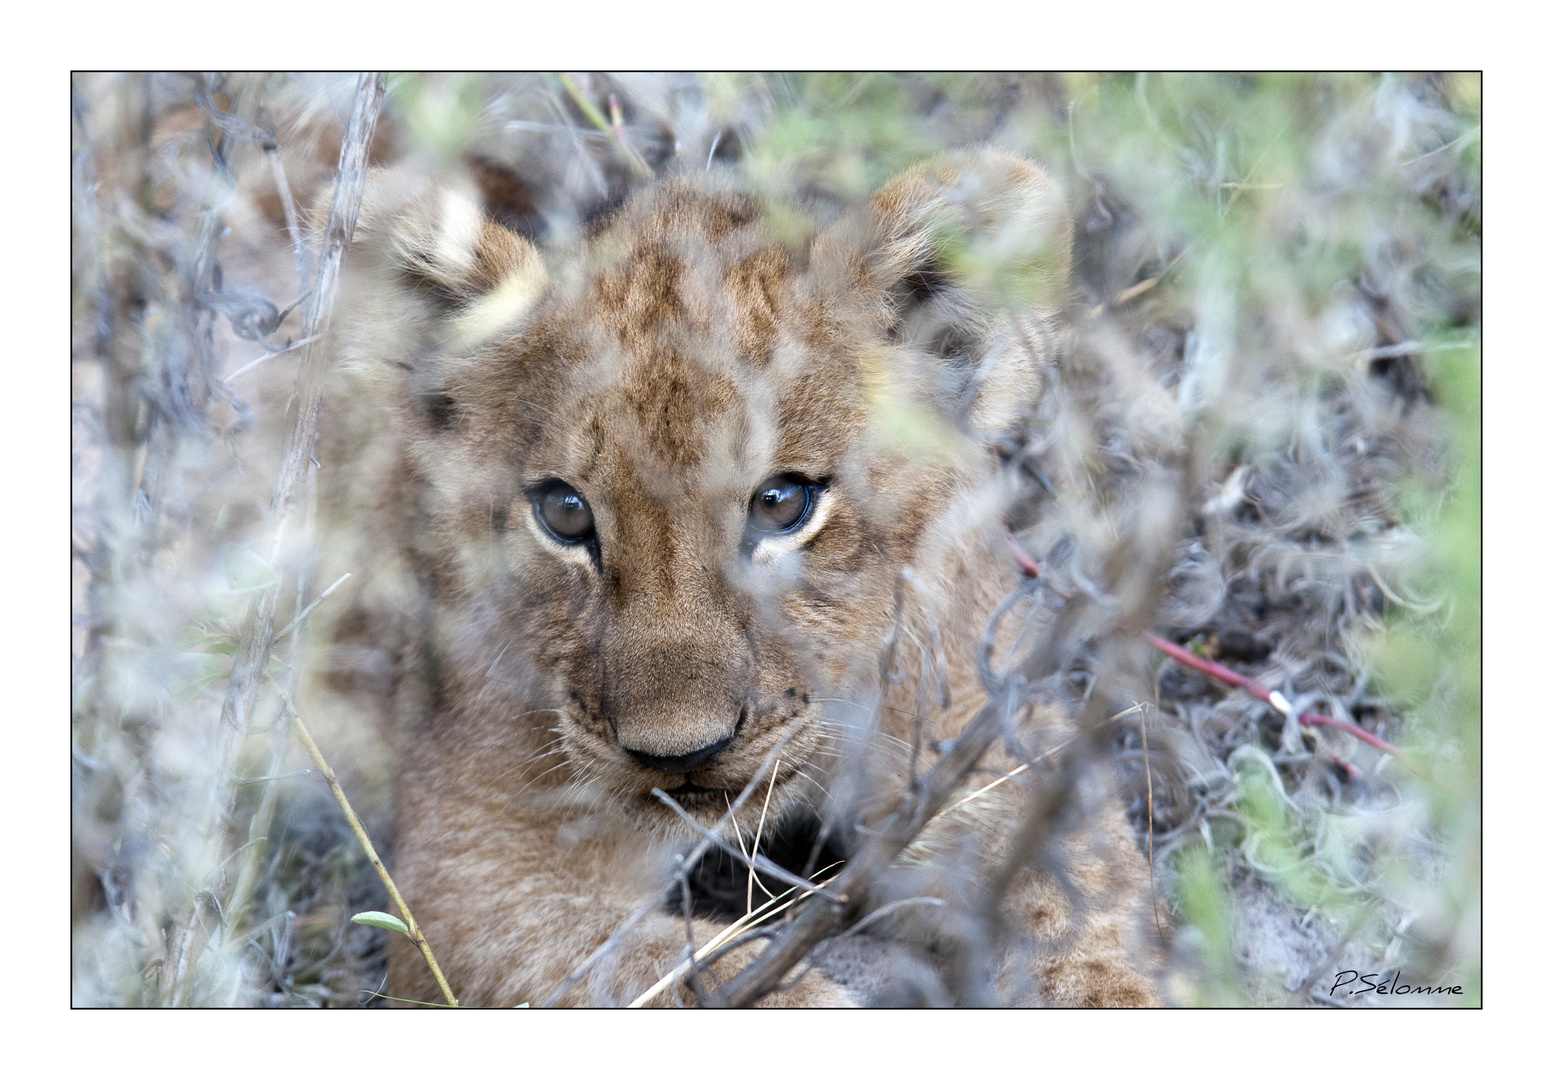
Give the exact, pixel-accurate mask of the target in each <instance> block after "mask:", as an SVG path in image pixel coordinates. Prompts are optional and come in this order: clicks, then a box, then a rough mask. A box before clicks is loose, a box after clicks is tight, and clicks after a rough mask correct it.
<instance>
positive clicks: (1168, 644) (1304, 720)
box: [1143, 633, 1407, 764]
mask: <svg viewBox="0 0 1553 1080" xmlns="http://www.w3.org/2000/svg"><path fill="white" fill-rule="evenodd" d="M1143 639H1144V640H1145V641H1147V642H1148V643H1149V644H1150V645H1152V646H1154V647H1155V648H1156V649H1158V650H1159V651H1160V652H1162V653H1164V654H1165V655H1166V656H1168V657H1170V659H1172V660H1174V661H1175V662H1176V663H1178V664H1185V665H1186V666H1187V667H1189V668H1195V669H1197V670H1198V671H1200V672H1202V673H1203V674H1204V675H1212V676H1213V677H1214V678H1215V679H1218V680H1219V681H1220V682H1226V683H1229V685H1231V686H1234V687H1238V688H1240V689H1241V690H1244V691H1245V692H1246V693H1248V694H1250V695H1251V696H1253V697H1256V698H1260V699H1261V700H1262V701H1266V702H1269V703H1271V702H1272V699H1273V695H1272V692H1271V691H1269V690H1268V689H1267V687H1265V686H1263V685H1262V684H1261V683H1259V682H1257V681H1256V680H1255V679H1248V678H1246V677H1245V676H1244V675H1241V674H1239V673H1238V672H1234V671H1231V670H1230V669H1229V668H1227V667H1225V666H1224V665H1223V664H1215V663H1214V662H1213V661H1212V660H1204V659H1203V658H1202V657H1200V656H1198V655H1197V654H1196V653H1193V652H1189V651H1187V650H1186V649H1183V648H1182V647H1181V646H1179V645H1177V644H1176V643H1175V642H1173V641H1166V640H1165V639H1164V638H1162V637H1160V636H1159V635H1157V634H1149V633H1145V634H1144V635H1143ZM1299 721H1300V723H1301V724H1304V725H1305V726H1306V727H1332V728H1337V729H1338V730H1339V731H1346V732H1348V734H1350V735H1352V736H1353V737H1354V738H1356V739H1359V740H1361V741H1363V742H1367V743H1369V744H1370V745H1371V746H1373V747H1375V749H1377V750H1380V751H1382V752H1383V753H1387V754H1390V755H1391V756H1392V757H1394V758H1396V759H1397V760H1398V761H1401V762H1403V763H1404V764H1406V763H1407V755H1406V754H1404V753H1403V752H1402V751H1400V750H1398V749H1397V748H1396V747H1395V746H1392V745H1391V744H1390V743H1389V742H1387V741H1386V740H1385V739H1382V738H1380V737H1379V736H1377V735H1371V734H1370V733H1369V732H1368V731H1365V730H1364V729H1363V728H1362V727H1358V726H1357V725H1355V724H1350V723H1348V722H1347V721H1346V720H1336V719H1333V718H1332V717H1330V716H1322V715H1321V714H1320V713H1300V715H1299Z"/></svg>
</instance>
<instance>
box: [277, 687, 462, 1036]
mask: <svg viewBox="0 0 1553 1080" xmlns="http://www.w3.org/2000/svg"><path fill="white" fill-rule="evenodd" d="M266 681H267V682H268V683H269V684H270V687H271V688H272V689H273V690H274V691H275V692H276V693H277V694H279V695H280V700H281V701H282V702H284V703H285V706H286V713H287V716H288V717H289V719H290V720H291V726H292V728H293V730H295V731H296V733H297V738H299V739H301V740H302V745H303V746H305V747H307V752H308V754H309V756H311V757H312V759H313V764H315V765H317V766H318V771H319V772H321V773H323V775H324V779H325V780H326V781H328V783H329V791H330V793H331V794H333V795H334V801H335V802H337V803H339V804H340V809H341V810H343V811H345V818H346V820H347V821H349V822H350V827H351V832H353V833H355V834H356V842H357V843H359V844H360V845H361V850H363V851H365V852H366V853H367V858H368V860H370V861H371V863H372V868H373V869H374V870H376V871H377V876H378V877H380V878H382V880H383V885H384V886H385V887H386V888H387V889H388V895H389V896H390V897H392V898H393V901H394V906H395V907H397V908H398V909H399V914H400V916H401V917H402V918H403V919H404V924H405V926H407V927H408V928H409V935H408V936H409V938H410V940H411V941H413V942H415V947H416V948H417V949H419V950H420V951H421V955H422V956H424V957H425V958H426V966H427V967H429V968H431V974H432V978H434V979H436V980H437V989H439V990H441V991H442V996H443V997H444V998H445V999H447V1003H448V1004H449V1005H454V1006H456V1005H457V1004H458V999H457V998H455V997H454V996H453V991H452V989H451V988H450V987H449V986H448V981H447V979H446V978H444V977H443V975H442V968H441V967H439V966H438V964H437V958H436V957H435V956H433V955H432V951H431V946H430V945H429V944H427V942H426V935H424V934H422V933H421V928H420V924H419V923H417V922H416V921H415V916H414V915H412V914H410V905H408V904H406V903H405V902H404V897H403V896H401V895H399V887H398V886H397V885H395V884H394V879H393V878H392V877H390V876H389V873H388V867H386V866H384V865H383V860H382V859H380V858H378V854H377V848H375V847H373V846H372V838H371V837H370V836H368V835H367V830H366V828H365V827H364V826H363V825H362V824H361V819H360V818H359V817H357V816H356V811H355V810H353V809H352V808H351V804H350V800H349V799H347V798H346V797H345V789H343V788H342V787H340V781H339V779H338V778H337V777H336V776H335V775H334V770H333V769H331V768H330V767H329V763H328V762H327V761H325V760H324V755H323V753H322V752H321V751H320V750H319V749H318V744H317V743H315V742H314V741H313V736H312V735H311V734H310V733H309V732H308V730H307V725H306V724H304V723H303V722H302V716H301V714H299V713H298V712H297V709H296V706H295V705H293V704H292V703H291V698H290V697H289V696H288V695H287V693H286V691H284V690H282V689H281V687H280V684H279V683H277V682H275V680H274V679H268V678H267V679H266Z"/></svg>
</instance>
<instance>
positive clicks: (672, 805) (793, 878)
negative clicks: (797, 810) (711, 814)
mask: <svg viewBox="0 0 1553 1080" xmlns="http://www.w3.org/2000/svg"><path fill="white" fill-rule="evenodd" d="M652 793H653V795H654V797H656V798H657V800H658V801H659V802H661V803H662V804H663V805H664V806H667V807H668V808H669V809H670V810H672V811H674V812H675V813H676V814H678V815H679V817H680V820H681V821H683V822H684V823H685V824H686V825H689V826H690V827H691V828H692V829H694V830H695V831H696V832H697V833H699V834H700V835H701V837H702V839H703V840H710V841H711V842H712V843H713V844H715V845H716V846H717V847H719V848H721V849H722V850H723V851H726V852H727V853H728V854H729V855H731V856H733V857H734V858H735V859H738V860H739V861H740V862H744V863H748V865H749V866H751V867H752V868H756V869H759V870H760V871H761V872H762V873H765V874H769V875H771V876H772V877H774V878H776V879H777V880H778V881H780V882H782V883H783V884H784V885H791V886H793V887H794V888H796V889H809V890H811V891H813V892H817V893H819V894H820V895H821V896H824V897H826V898H827V899H830V900H835V901H840V900H841V899H842V898H841V897H839V896H837V895H836V894H834V893H832V892H831V891H830V890H828V889H825V888H822V887H821V886H819V885H816V884H815V883H814V882H812V881H806V880H805V879H803V878H801V877H799V876H798V875H797V874H795V873H793V872H792V871H791V870H784V869H783V868H782V867H780V866H778V865H777V864H776V863H774V862H772V861H771V860H770V859H768V858H766V857H765V856H764V855H762V854H760V853H759V852H753V853H751V854H750V855H745V854H744V852H743V851H742V850H741V849H739V848H738V847H736V846H734V845H733V844H730V843H729V842H728V841H727V840H724V839H723V838H722V837H721V836H719V835H717V834H716V833H715V832H713V831H712V830H711V829H708V828H707V827H706V826H705V825H703V824H701V823H700V822H699V821H697V820H696V819H695V818H693V817H691V816H690V814H689V813H687V812H686V811H685V808H684V807H682V806H680V804H679V803H677V802H675V801H674V799H673V797H671V796H670V795H669V794H668V793H667V792H665V791H663V790H662V789H661V788H653V789H652ZM686 861H687V862H688V861H689V860H688V859H687V860H686Z"/></svg>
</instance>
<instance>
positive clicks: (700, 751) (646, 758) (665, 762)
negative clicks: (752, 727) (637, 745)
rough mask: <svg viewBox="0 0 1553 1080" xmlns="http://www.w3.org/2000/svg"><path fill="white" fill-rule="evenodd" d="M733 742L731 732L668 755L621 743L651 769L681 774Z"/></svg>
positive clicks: (709, 758) (628, 751)
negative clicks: (691, 748) (634, 748)
mask: <svg viewBox="0 0 1553 1080" xmlns="http://www.w3.org/2000/svg"><path fill="white" fill-rule="evenodd" d="M732 742H733V735H732V734H730V735H728V736H727V737H725V738H722V739H718V740H717V741H716V742H713V743H707V744H706V745H705V746H702V747H699V748H697V749H695V750H692V751H690V752H689V753H688V754H674V755H672V756H668V757H665V756H663V755H660V754H649V753H647V752H646V751H643V750H633V749H632V748H631V747H629V746H627V745H626V744H625V743H621V744H620V748H621V749H622V750H624V751H625V752H626V753H628V754H630V755H631V756H632V757H634V758H635V759H636V760H637V761H640V762H641V763H642V764H643V765H646V766H647V767H648V768H649V769H657V770H658V771H659V772H666V773H675V774H681V773H688V772H689V771H690V770H692V769H694V768H696V767H697V766H699V765H702V764H704V763H705V762H708V761H711V760H712V759H713V758H714V757H716V756H717V755H718V754H720V753H722V752H723V751H724V750H726V749H728V747H729V745H730V744H731V743H732Z"/></svg>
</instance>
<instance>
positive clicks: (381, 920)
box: [351, 911, 410, 937]
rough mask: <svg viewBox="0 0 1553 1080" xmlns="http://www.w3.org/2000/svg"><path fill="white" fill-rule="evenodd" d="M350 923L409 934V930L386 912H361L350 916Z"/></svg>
mask: <svg viewBox="0 0 1553 1080" xmlns="http://www.w3.org/2000/svg"><path fill="white" fill-rule="evenodd" d="M351 922H353V923H360V924H361V925H362V926H375V927H377V928H378V929H379V930H394V931H396V932H398V933H401V934H404V935H405V936H406V937H408V936H409V934H410V928H409V927H408V926H406V925H405V924H404V923H402V922H400V921H399V920H398V919H396V918H394V917H393V916H392V915H390V914H389V913H388V912H386V911H363V912H361V913H359V914H356V915H352V916H351Z"/></svg>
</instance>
